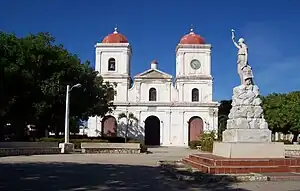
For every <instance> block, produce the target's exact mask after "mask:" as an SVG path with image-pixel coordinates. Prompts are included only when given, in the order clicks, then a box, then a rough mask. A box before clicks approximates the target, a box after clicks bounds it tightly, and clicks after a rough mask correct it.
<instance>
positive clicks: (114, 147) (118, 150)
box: [81, 143, 141, 154]
mask: <svg viewBox="0 0 300 191" xmlns="http://www.w3.org/2000/svg"><path fill="white" fill-rule="evenodd" d="M81 149H82V153H110V154H138V153H141V144H140V143H81Z"/></svg>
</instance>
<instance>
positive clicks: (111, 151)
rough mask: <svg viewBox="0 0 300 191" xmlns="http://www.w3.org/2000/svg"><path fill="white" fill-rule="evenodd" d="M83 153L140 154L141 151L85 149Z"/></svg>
mask: <svg viewBox="0 0 300 191" xmlns="http://www.w3.org/2000/svg"><path fill="white" fill-rule="evenodd" d="M82 153H108V154H139V153H141V149H126V148H123V149H121V148H119V149H113V148H85V149H82Z"/></svg>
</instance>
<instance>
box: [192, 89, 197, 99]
mask: <svg viewBox="0 0 300 191" xmlns="http://www.w3.org/2000/svg"><path fill="white" fill-rule="evenodd" d="M192 101H193V102H195V101H199V90H198V89H197V88H194V89H192Z"/></svg>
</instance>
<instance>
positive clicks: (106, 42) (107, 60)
mask: <svg viewBox="0 0 300 191" xmlns="http://www.w3.org/2000/svg"><path fill="white" fill-rule="evenodd" d="M95 48H96V59H95V62H96V63H95V70H96V71H98V72H99V74H100V75H101V76H102V77H103V79H104V81H109V82H111V83H117V87H116V91H117V95H116V97H115V100H114V101H115V102H118V101H121V102H125V101H127V100H128V89H129V86H130V65H131V64H130V62H131V54H132V51H131V45H130V44H129V42H128V40H127V38H126V37H125V36H124V35H123V34H121V33H119V32H118V29H117V28H115V30H114V32H113V33H111V34H109V35H107V36H106V37H105V38H104V39H103V40H102V42H101V43H97V44H96V45H95Z"/></svg>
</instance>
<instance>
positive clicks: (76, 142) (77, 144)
mask: <svg viewBox="0 0 300 191" xmlns="http://www.w3.org/2000/svg"><path fill="white" fill-rule="evenodd" d="M64 141H65V139H64V138H52V137H51V138H48V137H44V138H40V139H38V140H37V142H58V143H63V142H64ZM82 142H93V143H106V142H108V141H107V140H103V139H70V143H73V144H74V148H75V149H81V143H82Z"/></svg>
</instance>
